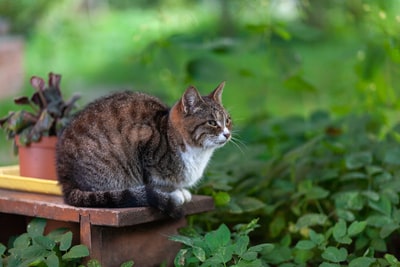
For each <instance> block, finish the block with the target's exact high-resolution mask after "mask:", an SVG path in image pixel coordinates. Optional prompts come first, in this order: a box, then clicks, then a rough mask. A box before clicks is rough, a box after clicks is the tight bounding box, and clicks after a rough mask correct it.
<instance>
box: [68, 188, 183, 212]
mask: <svg viewBox="0 0 400 267" xmlns="http://www.w3.org/2000/svg"><path fill="white" fill-rule="evenodd" d="M63 195H64V200H65V202H66V203H67V204H69V205H72V206H76V207H91V208H101V207H102V208H128V207H147V206H150V207H154V208H156V209H158V210H160V211H162V212H163V213H165V214H167V215H169V216H170V217H172V218H181V217H183V215H184V213H183V207H182V204H183V203H182V202H181V201H177V199H176V197H175V196H174V194H173V193H168V192H164V191H161V190H158V189H155V188H152V187H151V186H144V185H143V186H137V187H134V188H129V189H124V190H113V191H82V190H80V189H78V188H72V189H67V188H65V187H63Z"/></svg>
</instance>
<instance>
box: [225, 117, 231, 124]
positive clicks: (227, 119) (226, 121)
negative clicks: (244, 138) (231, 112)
mask: <svg viewBox="0 0 400 267" xmlns="http://www.w3.org/2000/svg"><path fill="white" fill-rule="evenodd" d="M225 123H226V124H227V125H229V124H231V117H228V118H226V120H225Z"/></svg>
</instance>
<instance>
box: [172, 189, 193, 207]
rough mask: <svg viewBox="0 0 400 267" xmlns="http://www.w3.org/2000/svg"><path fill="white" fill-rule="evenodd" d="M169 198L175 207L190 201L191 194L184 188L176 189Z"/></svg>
mask: <svg viewBox="0 0 400 267" xmlns="http://www.w3.org/2000/svg"><path fill="white" fill-rule="evenodd" d="M171 197H172V199H173V201H174V202H175V204H176V205H183V204H184V203H186V202H190V201H191V200H192V194H191V193H190V192H189V191H188V190H187V189H184V188H180V189H176V190H175V191H173V192H172V193H171Z"/></svg>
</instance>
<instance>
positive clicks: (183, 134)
mask: <svg viewBox="0 0 400 267" xmlns="http://www.w3.org/2000/svg"><path fill="white" fill-rule="evenodd" d="M224 86H225V82H222V83H221V84H220V85H218V87H217V88H216V89H215V90H213V91H212V92H211V93H210V94H209V95H207V96H201V95H200V94H199V92H198V90H197V89H196V88H195V87H193V86H190V87H188V88H187V89H186V91H185V92H184V94H183V96H182V97H181V99H180V100H179V101H177V102H176V104H175V105H173V106H172V108H168V107H167V106H166V105H165V104H163V103H162V102H161V101H160V100H159V99H158V98H156V97H154V96H151V95H147V94H144V93H138V92H120V93H114V94H111V95H109V96H105V97H102V98H100V99H98V100H95V101H94V102H92V103H90V104H88V105H87V106H86V107H85V108H84V109H82V110H81V111H79V112H77V114H76V115H75V116H74V117H73V118H72V120H71V121H70V123H69V124H68V125H67V126H66V127H65V128H64V129H63V131H62V133H61V134H60V136H59V139H58V142H57V148H56V161H57V175H58V181H59V183H60V185H61V187H62V192H63V196H64V201H65V202H66V203H67V204H70V205H73V206H79V207H106V208H122V207H140V206H150V207H154V208H156V209H158V210H160V211H161V212H163V213H165V214H167V215H169V216H171V217H172V218H180V217H182V216H183V215H184V214H183V204H184V203H186V202H189V201H191V198H192V195H191V193H190V192H189V191H188V188H191V187H193V186H195V185H196V184H197V183H198V182H199V180H200V178H201V177H202V175H203V172H204V169H205V168H206V166H207V163H208V162H209V160H210V158H211V156H212V154H213V152H214V151H215V149H217V148H220V147H222V146H223V145H225V144H226V143H227V142H228V141H229V140H230V139H231V128H232V121H231V117H230V115H229V113H228V112H227V111H226V109H225V108H224V107H223V105H222V101H221V97H222V91H223V88H224Z"/></svg>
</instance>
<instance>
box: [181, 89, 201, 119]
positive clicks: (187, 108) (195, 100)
mask: <svg viewBox="0 0 400 267" xmlns="http://www.w3.org/2000/svg"><path fill="white" fill-rule="evenodd" d="M201 101H203V100H202V99H201V96H200V94H199V92H198V91H197V89H196V88H195V87H194V86H189V87H188V88H187V89H186V91H185V93H184V94H183V96H182V98H181V102H180V105H181V110H182V111H183V112H184V113H194V111H195V109H196V107H197V105H198V104H199V103H200V102H201Z"/></svg>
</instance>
